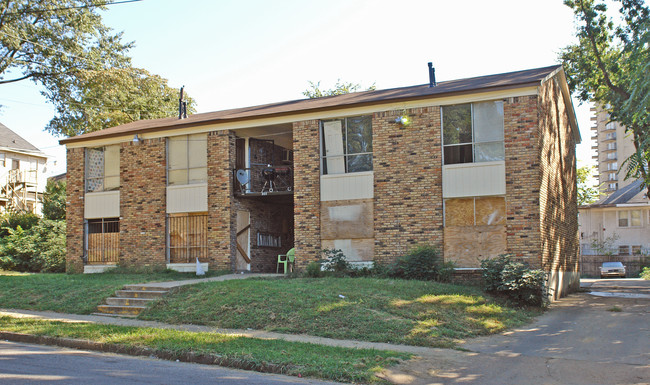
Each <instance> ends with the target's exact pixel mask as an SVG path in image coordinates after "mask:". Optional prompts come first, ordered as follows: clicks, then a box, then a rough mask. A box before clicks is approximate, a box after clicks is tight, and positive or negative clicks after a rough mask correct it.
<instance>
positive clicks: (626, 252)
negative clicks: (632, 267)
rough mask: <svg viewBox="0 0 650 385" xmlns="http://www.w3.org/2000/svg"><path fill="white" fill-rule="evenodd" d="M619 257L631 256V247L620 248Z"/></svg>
mask: <svg viewBox="0 0 650 385" xmlns="http://www.w3.org/2000/svg"><path fill="white" fill-rule="evenodd" d="M618 255H630V246H619V247H618Z"/></svg>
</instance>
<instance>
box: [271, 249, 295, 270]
mask: <svg viewBox="0 0 650 385" xmlns="http://www.w3.org/2000/svg"><path fill="white" fill-rule="evenodd" d="M283 257H284V259H283ZM295 260H296V248H295V247H294V248H292V249H291V250H289V251H287V253H286V254H280V255H278V266H277V268H276V269H275V272H276V273H278V272H279V271H280V264H282V265H284V274H287V265H288V264H289V263H291V264H293V263H294V261H295Z"/></svg>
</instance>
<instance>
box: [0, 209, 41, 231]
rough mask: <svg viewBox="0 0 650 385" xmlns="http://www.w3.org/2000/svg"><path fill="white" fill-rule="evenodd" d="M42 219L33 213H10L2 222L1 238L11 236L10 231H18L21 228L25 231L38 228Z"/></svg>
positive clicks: (0, 221) (3, 217)
mask: <svg viewBox="0 0 650 385" xmlns="http://www.w3.org/2000/svg"><path fill="white" fill-rule="evenodd" d="M39 220H40V218H39V217H38V215H36V214H33V213H8V214H5V215H3V216H2V219H1V220H0V237H6V236H7V235H9V230H16V229H17V228H18V227H20V228H21V229H23V230H29V229H31V228H32V226H36V224H38V221H39Z"/></svg>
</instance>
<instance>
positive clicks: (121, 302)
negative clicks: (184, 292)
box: [94, 285, 169, 317]
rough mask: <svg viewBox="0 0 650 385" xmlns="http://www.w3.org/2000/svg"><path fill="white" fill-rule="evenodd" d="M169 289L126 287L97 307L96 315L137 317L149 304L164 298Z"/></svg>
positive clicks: (141, 286)
mask: <svg viewBox="0 0 650 385" xmlns="http://www.w3.org/2000/svg"><path fill="white" fill-rule="evenodd" d="M168 291H169V289H167V288H165V287H156V286H143V285H125V286H124V287H123V288H122V290H118V291H116V292H115V296H113V297H110V298H106V303H105V304H102V305H99V306H97V313H94V314H96V315H108V316H118V317H137V316H138V314H140V313H141V312H142V311H143V310H144V309H145V308H146V307H147V305H148V304H149V303H151V302H152V301H155V300H157V299H159V298H162V297H163V296H164V295H165V294H167V292H168Z"/></svg>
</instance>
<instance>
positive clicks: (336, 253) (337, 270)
mask: <svg viewBox="0 0 650 385" xmlns="http://www.w3.org/2000/svg"><path fill="white" fill-rule="evenodd" d="M322 255H323V259H322V266H323V270H325V271H329V272H332V273H334V275H339V276H341V275H347V274H349V273H350V271H351V270H352V266H351V265H350V262H348V261H347V259H345V254H343V251H341V250H339V249H324V250H323V251H322Z"/></svg>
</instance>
